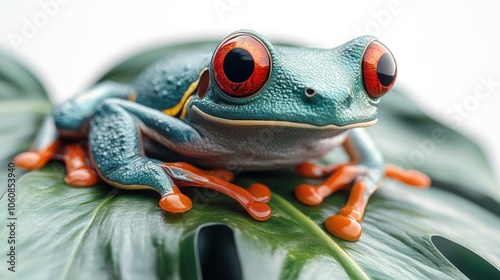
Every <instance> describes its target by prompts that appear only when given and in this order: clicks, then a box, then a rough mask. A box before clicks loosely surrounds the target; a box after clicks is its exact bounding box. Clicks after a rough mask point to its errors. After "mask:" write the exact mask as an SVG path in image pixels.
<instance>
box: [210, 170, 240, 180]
mask: <svg viewBox="0 0 500 280" xmlns="http://www.w3.org/2000/svg"><path fill="white" fill-rule="evenodd" d="M208 174H209V175H212V176H214V177H217V178H219V179H221V180H224V181H226V182H231V181H232V180H233V179H234V175H233V173H231V172H230V171H227V170H223V169H214V170H210V171H208Z"/></svg>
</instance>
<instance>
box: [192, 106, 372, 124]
mask: <svg viewBox="0 0 500 280" xmlns="http://www.w3.org/2000/svg"><path fill="white" fill-rule="evenodd" d="M191 109H192V112H194V113H195V114H196V115H198V116H200V117H201V118H202V119H204V120H206V121H209V122H212V123H217V124H221V125H227V126H245V127H259V126H266V127H290V128H300V129H313V130H346V129H351V128H357V127H367V126H372V125H374V124H375V123H377V119H374V120H371V121H367V122H360V123H354V124H348V125H342V126H339V125H334V124H328V125H321V126H320V125H313V124H308V123H299V122H291V121H276V120H232V119H225V118H221V117H216V116H212V115H210V114H207V113H205V112H203V111H202V110H200V108H198V107H196V105H192V106H191Z"/></svg>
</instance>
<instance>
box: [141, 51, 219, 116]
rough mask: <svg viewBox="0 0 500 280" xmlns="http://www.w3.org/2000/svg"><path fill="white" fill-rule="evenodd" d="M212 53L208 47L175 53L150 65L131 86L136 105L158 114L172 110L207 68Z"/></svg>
mask: <svg viewBox="0 0 500 280" xmlns="http://www.w3.org/2000/svg"><path fill="white" fill-rule="evenodd" d="M212 52H213V48H209V47H200V48H199V49H194V50H189V51H177V52H174V53H171V54H169V55H168V56H167V57H165V58H164V59H162V60H160V61H158V62H156V63H154V64H152V65H151V66H149V67H148V68H146V69H145V70H144V71H143V72H142V73H141V74H140V75H139V76H138V77H137V79H136V80H135V82H134V88H135V90H136V96H135V98H136V99H135V101H136V102H137V103H139V104H143V105H145V106H148V107H150V108H154V109H157V110H161V111H163V110H168V109H171V108H175V107H176V106H178V105H179V104H181V103H182V102H181V101H182V100H183V97H185V95H186V94H187V91H188V89H189V87H190V86H191V84H192V83H193V82H195V81H196V80H197V79H198V76H199V74H200V72H201V70H202V69H203V68H205V67H208V65H209V62H210V58H211V55H212ZM173 111H175V110H173Z"/></svg>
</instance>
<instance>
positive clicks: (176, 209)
mask: <svg viewBox="0 0 500 280" xmlns="http://www.w3.org/2000/svg"><path fill="white" fill-rule="evenodd" d="M159 205H160V207H161V209H163V210H165V211H166V212H170V213H183V212H186V211H188V210H189V209H191V207H193V203H192V202H191V199H189V197H187V196H185V195H184V194H182V193H170V194H167V195H164V196H163V197H162V198H161V199H160V203H159Z"/></svg>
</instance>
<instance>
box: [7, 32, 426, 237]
mask: <svg viewBox="0 0 500 280" xmlns="http://www.w3.org/2000/svg"><path fill="white" fill-rule="evenodd" d="M396 74H397V70H396V62H395V60H394V57H393V55H392V54H391V52H390V51H389V50H388V49H387V48H386V47H385V46H384V45H383V44H382V43H380V42H379V41H377V40H376V39H375V38H373V37H371V36H362V37H359V38H356V39H353V40H352V41H349V42H347V43H345V44H343V45H341V46H339V47H336V48H332V49H319V48H303V47H292V46H280V45H273V44H271V43H270V42H269V41H268V40H267V39H266V38H265V37H263V36H262V35H261V34H259V33H257V32H254V31H251V30H240V31H236V32H234V33H232V34H230V35H229V36H228V37H226V38H225V39H224V40H223V41H222V42H221V43H220V44H219V45H218V46H217V47H216V48H215V51H213V50H210V49H207V48H200V49H196V50H189V51H187V50H184V51H182V50H181V51H178V52H175V53H171V54H170V55H169V56H168V57H166V58H165V59H163V60H162V61H159V62H157V63H155V64H153V65H152V66H150V67H149V68H147V69H146V70H145V71H144V72H143V73H142V74H140V75H139V77H137V79H136V80H135V82H134V83H132V84H120V83H116V82H104V83H101V84H97V85H96V86H94V87H93V88H90V89H89V90H86V91H84V92H82V93H80V94H79V95H77V96H76V97H75V98H73V99H71V100H69V101H67V102H65V103H63V104H62V105H60V106H58V107H56V108H55V109H54V112H53V114H52V115H51V116H50V117H48V118H47V119H46V121H45V122H44V124H43V125H42V128H41V129H40V131H39V133H38V135H37V137H36V139H35V141H34V144H33V146H32V148H31V149H30V150H29V151H27V152H24V153H21V154H19V155H18V156H17V157H16V158H15V163H16V164H17V165H18V166H20V167H23V168H26V169H37V168H41V167H43V166H44V165H45V164H46V163H47V162H48V161H49V160H51V159H62V160H63V161H64V162H65V164H66V167H67V175H66V177H65V180H66V182H67V183H68V184H69V185H73V186H90V185H94V184H95V183H96V182H97V181H98V178H100V179H101V180H103V181H104V182H106V183H108V184H110V185H113V186H115V187H118V188H123V189H134V190H135V189H153V190H155V191H157V192H158V193H159V194H160V195H161V199H160V201H159V206H160V207H161V209H163V210H164V211H166V212H172V213H181V212H185V211H188V210H189V209H190V208H191V207H192V202H191V200H190V198H189V197H187V196H186V195H184V194H182V193H181V191H180V188H182V187H183V186H194V187H201V188H209V189H213V190H217V191H219V192H222V193H224V194H226V195H228V196H229V197H231V198H234V199H235V200H236V201H237V202H238V203H239V204H240V205H241V206H242V207H244V208H245V209H246V211H247V212H248V213H249V215H250V216H251V217H253V218H254V219H256V220H262V221H263V220H267V219H269V218H270V217H271V208H270V207H269V205H268V204H267V202H269V201H270V199H271V192H270V190H269V189H268V188H267V186H265V185H263V184H259V183H255V184H253V185H251V186H250V187H248V188H247V189H244V188H241V187H239V186H237V185H235V184H232V183H231V180H232V179H233V175H232V173H231V172H230V171H228V170H235V169H236V170H272V169H280V168H290V167H293V168H296V170H297V172H298V173H299V174H301V175H303V176H310V177H318V178H324V182H323V183H322V184H320V185H319V186H312V185H307V184H302V185H299V186H297V188H296V190H295V195H296V198H297V199H298V200H300V201H301V202H303V203H305V204H307V205H318V204H320V203H322V201H323V199H324V198H325V197H327V196H329V195H331V194H333V193H334V192H336V191H338V190H340V189H345V188H350V189H351V192H350V196H349V199H348V201H347V204H346V205H345V206H344V207H343V208H341V210H340V211H339V212H338V213H337V214H335V215H332V216H330V217H329V218H327V219H326V221H325V227H326V229H327V230H328V231H329V232H330V233H332V234H333V235H335V236H337V237H339V238H342V239H345V240H352V241H354V240H357V239H359V238H360V236H361V232H362V229H361V225H360V222H361V220H362V217H363V213H364V210H365V207H366V204H367V202H368V199H369V197H370V195H371V194H372V193H373V192H374V191H375V190H376V188H377V186H378V185H379V182H380V181H381V179H383V177H384V176H387V177H392V178H396V179H399V180H401V181H403V182H405V183H407V184H409V185H414V186H428V185H429V184H430V180H429V178H428V177H427V176H426V175H424V174H422V173H419V172H417V171H409V170H402V169H398V168H396V167H393V166H385V165H384V162H383V159H382V155H381V154H380V152H379V151H378V150H377V148H376V147H375V145H374V143H373V142H372V141H371V140H370V138H369V137H368V135H367V134H366V132H365V131H363V129H362V127H366V126H371V125H373V124H375V123H376V121H377V104H378V103H379V101H380V98H381V97H382V95H384V94H385V93H386V92H388V91H389V90H390V89H391V87H392V86H393V84H394V81H395V79H396ZM82 139H84V140H85V141H84V142H82V141H81V140H82ZM339 146H340V147H343V148H344V149H345V151H346V152H347V154H348V155H349V157H350V161H349V162H347V163H344V164H340V165H330V166H323V165H320V164H318V163H314V162H313V160H314V159H317V158H321V157H322V156H324V155H325V154H326V153H328V152H330V151H331V150H332V149H333V148H335V147H339Z"/></svg>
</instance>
